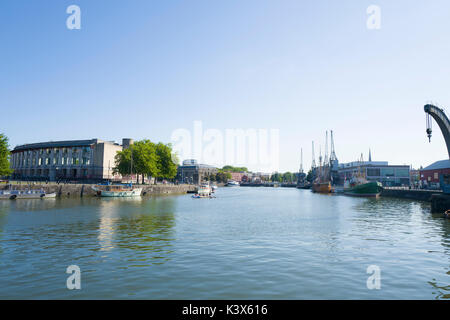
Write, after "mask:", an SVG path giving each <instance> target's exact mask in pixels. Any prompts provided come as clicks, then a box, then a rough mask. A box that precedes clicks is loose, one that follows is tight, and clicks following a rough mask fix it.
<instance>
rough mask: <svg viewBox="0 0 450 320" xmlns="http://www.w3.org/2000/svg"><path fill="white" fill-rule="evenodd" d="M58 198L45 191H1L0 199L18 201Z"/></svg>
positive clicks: (54, 194)
mask: <svg viewBox="0 0 450 320" xmlns="http://www.w3.org/2000/svg"><path fill="white" fill-rule="evenodd" d="M48 198H56V193H54V192H52V193H47V192H45V191H43V190H7V191H0V199H3V200H8V199H9V200H16V199H48Z"/></svg>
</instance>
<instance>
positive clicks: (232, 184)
mask: <svg viewBox="0 0 450 320" xmlns="http://www.w3.org/2000/svg"><path fill="white" fill-rule="evenodd" d="M226 185H227V187H239V182H237V181H234V180H228V182H227V184H226Z"/></svg>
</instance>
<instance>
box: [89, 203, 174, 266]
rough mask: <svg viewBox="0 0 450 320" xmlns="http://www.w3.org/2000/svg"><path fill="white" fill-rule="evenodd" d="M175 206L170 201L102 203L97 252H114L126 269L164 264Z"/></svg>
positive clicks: (170, 244) (172, 234)
mask: <svg viewBox="0 0 450 320" xmlns="http://www.w3.org/2000/svg"><path fill="white" fill-rule="evenodd" d="M175 203H176V200H175V199H173V198H150V199H141V198H128V199H126V198H123V199H102V201H101V204H100V223H99V233H98V241H99V244H100V250H101V251H110V250H112V249H114V250H117V251H118V252H120V254H121V255H122V254H123V255H124V256H123V257H124V258H125V260H126V261H128V266H143V265H149V264H161V263H164V262H166V261H168V255H169V254H170V253H172V252H173V250H172V242H173V240H174V231H173V228H174V226H175V215H174V212H175Z"/></svg>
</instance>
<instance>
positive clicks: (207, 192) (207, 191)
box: [192, 184, 214, 199]
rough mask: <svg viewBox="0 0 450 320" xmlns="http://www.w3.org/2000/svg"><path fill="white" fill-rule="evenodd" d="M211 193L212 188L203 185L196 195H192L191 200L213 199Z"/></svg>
mask: <svg viewBox="0 0 450 320" xmlns="http://www.w3.org/2000/svg"><path fill="white" fill-rule="evenodd" d="M212 193H213V188H211V187H210V186H209V185H207V184H203V185H201V186H200V187H199V188H198V190H197V193H196V194H194V195H193V196H192V198H194V199H200V198H213V197H214V196H213V195H212Z"/></svg>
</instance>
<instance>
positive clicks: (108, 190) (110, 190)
mask: <svg viewBox="0 0 450 320" xmlns="http://www.w3.org/2000/svg"><path fill="white" fill-rule="evenodd" d="M92 189H93V190H94V191H95V192H97V195H98V196H99V197H140V196H141V193H142V188H133V186H132V185H122V184H119V185H95V186H92Z"/></svg>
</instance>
